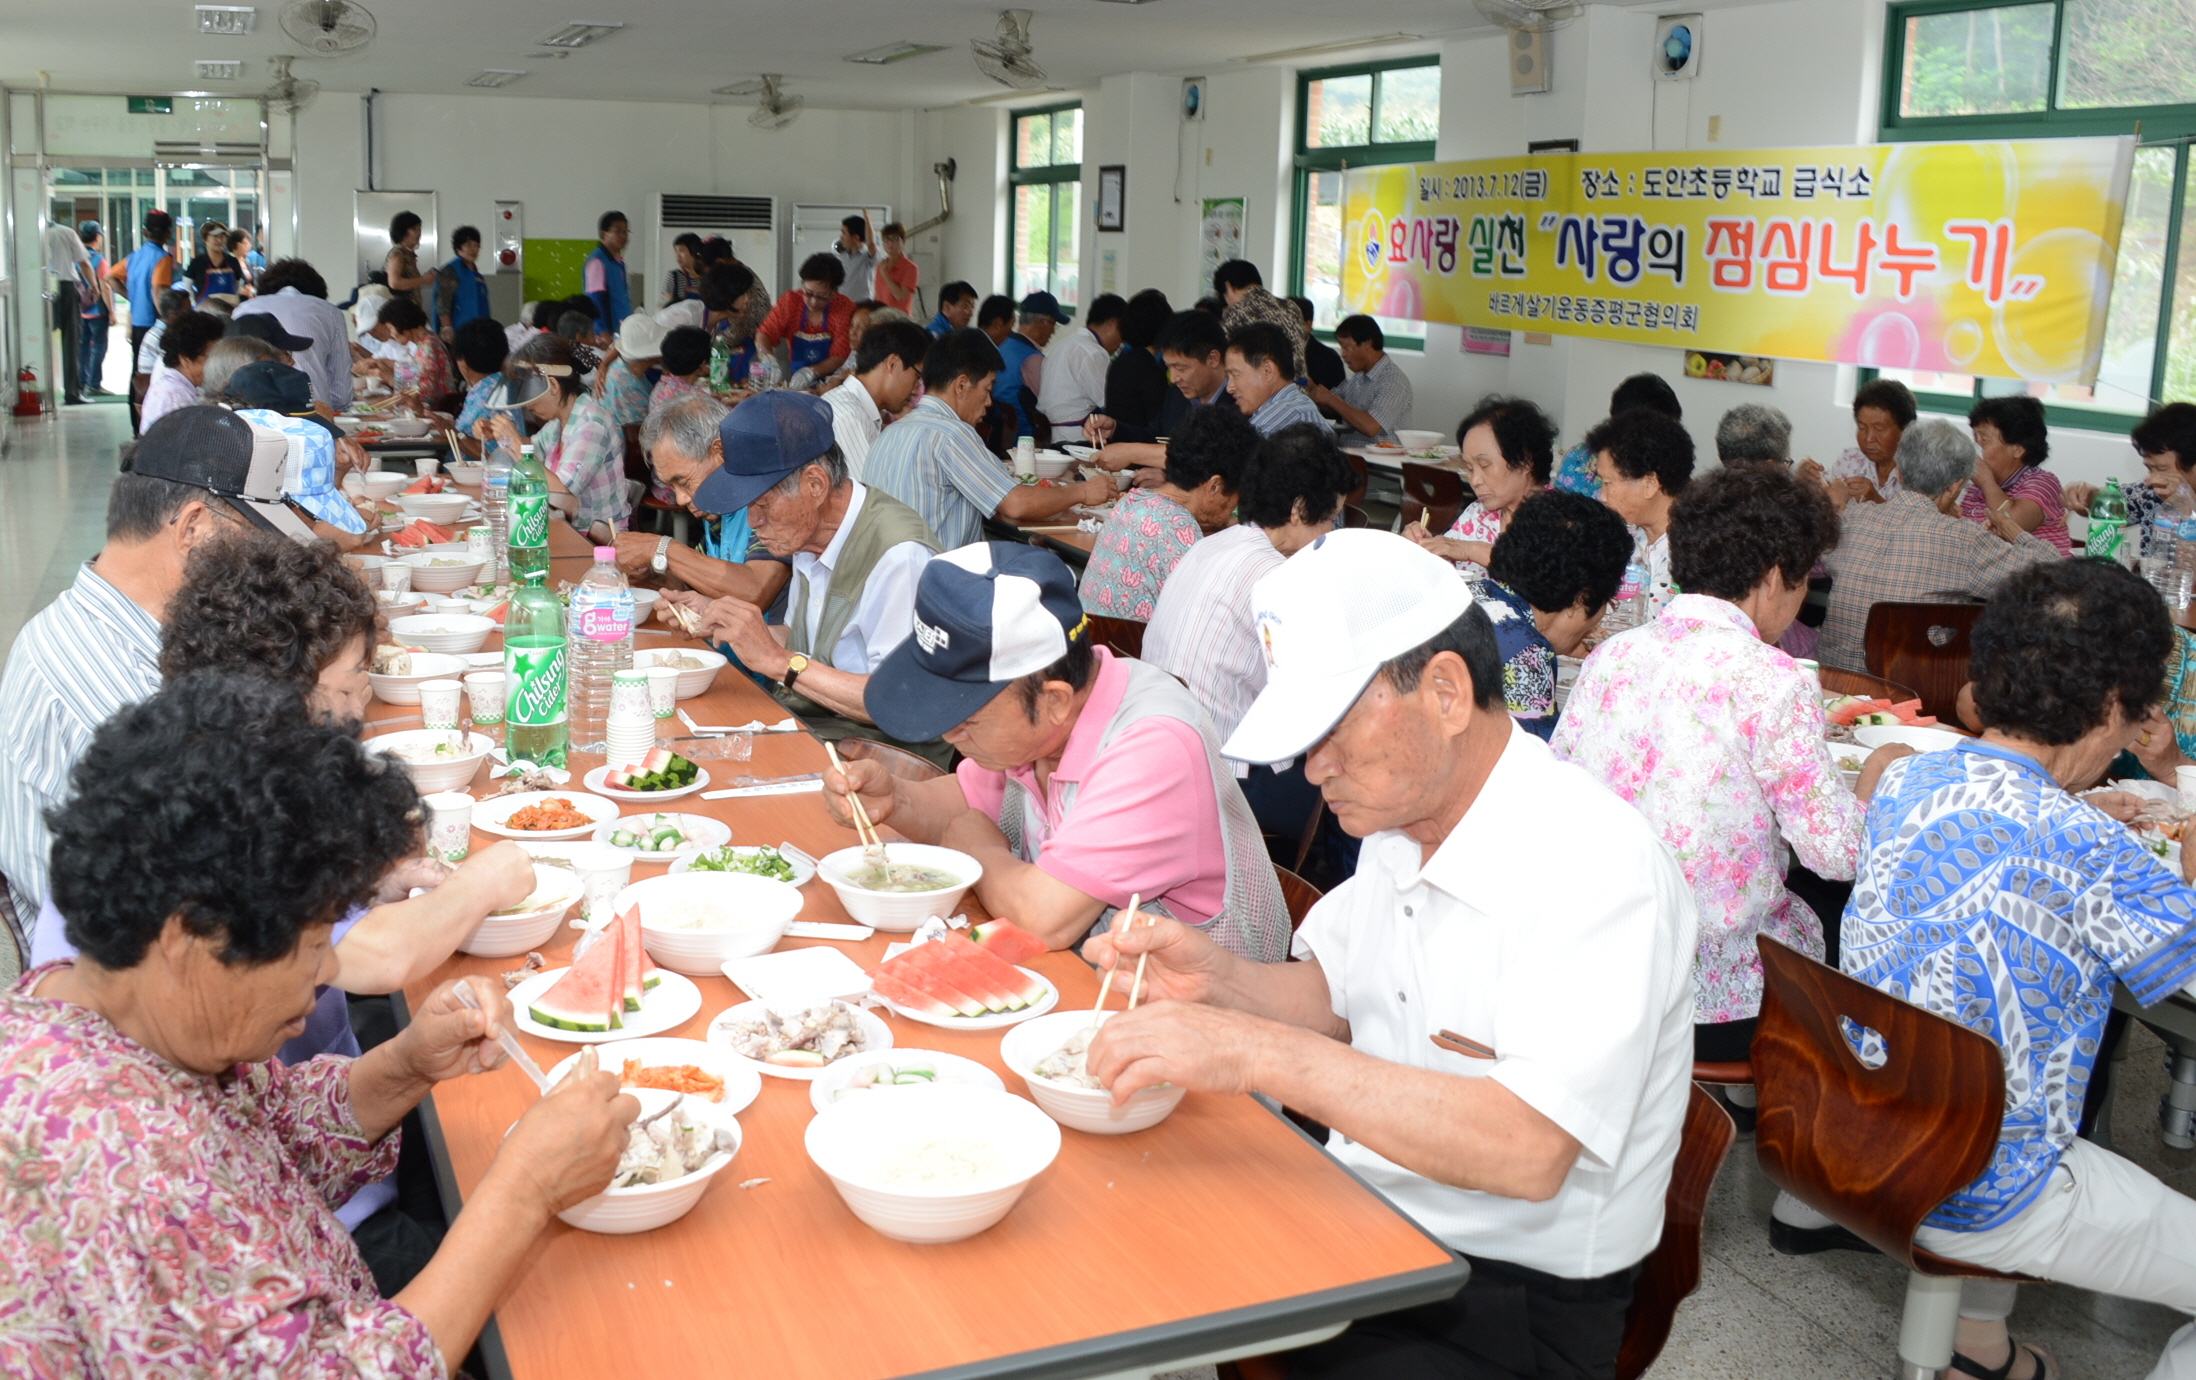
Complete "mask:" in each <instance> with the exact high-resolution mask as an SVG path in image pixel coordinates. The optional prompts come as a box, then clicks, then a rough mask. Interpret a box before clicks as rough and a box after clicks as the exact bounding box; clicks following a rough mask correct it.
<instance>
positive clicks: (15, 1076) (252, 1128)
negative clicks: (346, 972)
mask: <svg viewBox="0 0 2196 1380" xmlns="http://www.w3.org/2000/svg"><path fill="white" fill-rule="evenodd" d="M64 966H66V965H65V964H47V965H45V966H43V967H40V968H37V969H34V970H33V971H31V972H30V973H27V974H25V975H24V977H23V980H22V981H21V982H20V983H18V984H17V985H16V986H15V987H14V988H13V989H12V990H11V991H9V992H8V993H6V994H5V995H4V996H0V1166H5V1168H4V1170H0V1235H4V1237H5V1239H6V1240H7V1242H8V1248H7V1249H6V1250H5V1251H0V1375H7V1376H11V1377H18V1376H19V1377H37V1378H38V1380H47V1378H48V1377H55V1378H58V1377H78V1376H83V1377H91V1376H101V1377H109V1378H110V1380H119V1378H120V1377H153V1376H162V1377H165V1376H180V1375H205V1376H213V1375H283V1376H318V1375H326V1376H351V1375H381V1376H422V1377H434V1380H440V1377H441V1376H442V1374H443V1362H442V1355H441V1353H440V1352H439V1351H438V1350H437V1349H436V1347H435V1343H434V1339H433V1338H432V1337H431V1336H430V1335H429V1334H428V1331H427V1328H426V1325H425V1324H424V1323H422V1322H420V1320H419V1319H418V1318H416V1317H414V1316H412V1315H411V1314H410V1313H408V1312H406V1311H405V1310H403V1309H402V1308H399V1307H398V1306H397V1305H395V1304H394V1303H390V1302H388V1301H386V1300H384V1299H382V1298H381V1297H380V1296H379V1295H378V1294H376V1293H375V1291H374V1281H373V1277H372V1276H371V1275H370V1274H369V1273H368V1272H367V1270H366V1266H365V1264H364V1263H363V1262H362V1261H361V1260H360V1259H359V1255H358V1249H357V1247H355V1246H353V1245H352V1244H351V1238H350V1235H349V1233H347V1232H346V1231H344V1229H343V1225H342V1223H340V1222H338V1221H337V1220H336V1216H335V1208H336V1206H337V1205H339V1204H341V1203H343V1202H344V1201H345V1200H347V1199H348V1198H350V1196H351V1195H352V1194H353V1193H355V1192H357V1191H358V1190H359V1189H360V1188H362V1187H364V1186H365V1185H367V1184H369V1183H372V1182H373V1181H375V1180H376V1179H380V1178H382V1177H385V1176H387V1175H389V1174H392V1173H394V1172H395V1171H396V1163H397V1144H398V1139H399V1137H398V1136H397V1135H396V1134H395V1133H391V1134H390V1135H387V1136H384V1137H383V1138H382V1139H381V1140H380V1141H379V1142H378V1143H375V1142H370V1141H368V1140H367V1139H366V1138H365V1136H364V1135H363V1134H362V1133H361V1132H360V1130H359V1128H358V1123H357V1122H356V1121H355V1120H353V1118H352V1116H351V1093H350V1061H349V1060H347V1059H341V1058H336V1057H332V1056H330V1057H323V1058H319V1059H314V1060H311V1061H310V1062H308V1063H304V1064H300V1065H298V1066H296V1067H292V1068H285V1067H284V1066H283V1065H282V1064H280V1063H277V1062H272V1061H270V1062H268V1063H264V1064H240V1065H238V1066H237V1067H236V1068H235V1069H234V1070H233V1071H232V1072H231V1073H230V1074H229V1075H227V1076H225V1077H221V1078H202V1077H200V1076H198V1075H197V1074H193V1073H186V1072H184V1071H183V1070H181V1069H178V1068H176V1067H174V1066H173V1065H171V1064H168V1063H167V1062H165V1061H164V1060H162V1059H160V1058H159V1057H158V1056H157V1055H155V1054H153V1053H152V1052H151V1051H149V1050H147V1049H145V1048H144V1047H143V1046H141V1045H139V1044H137V1043H135V1042H134V1041H132V1040H130V1039H129V1038H128V1037H126V1036H124V1035H123V1034H122V1033H121V1032H120V1031H118V1030H116V1029H115V1028H114V1027H113V1026H112V1025H110V1024H108V1023H107V1021H106V1020H105V1019H104V1018H103V1017H101V1016H99V1015H97V1014H95V1013H94V1012H92V1011H90V1010H88V1009H86V1008H84V1007H81V1006H75V1005H72V1004H69V1003H65V1002H57V1001H45V1000H41V999H39V998H37V997H34V996H32V995H30V992H31V991H32V989H33V988H35V987H36V986H37V984H38V983H39V981H40V980H41V979H43V978H45V977H47V976H48V975H49V974H51V973H53V972H55V971H56V970H58V969H59V968H61V967H64Z"/></svg>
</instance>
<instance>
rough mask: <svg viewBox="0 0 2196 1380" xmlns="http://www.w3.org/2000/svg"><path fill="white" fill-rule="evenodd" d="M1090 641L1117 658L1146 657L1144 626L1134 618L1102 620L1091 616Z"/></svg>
mask: <svg viewBox="0 0 2196 1380" xmlns="http://www.w3.org/2000/svg"><path fill="white" fill-rule="evenodd" d="M1090 640H1091V641H1092V642H1094V643H1096V644H1097V645H1098V646H1100V647H1104V648H1106V649H1107V650H1109V651H1111V652H1112V653H1113V654H1114V655H1115V656H1125V657H1133V658H1135V659H1137V660H1139V661H1140V660H1142V659H1143V656H1144V625H1143V624H1141V623H1139V622H1137V621H1136V620H1135V619H1133V618H1101V617H1099V616H1098V615H1097V614H1095V613H1094V614H1091V615H1090Z"/></svg>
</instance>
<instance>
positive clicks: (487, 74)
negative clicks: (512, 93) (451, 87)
mask: <svg viewBox="0 0 2196 1380" xmlns="http://www.w3.org/2000/svg"><path fill="white" fill-rule="evenodd" d="M525 75H526V74H525V73H524V72H514V71H512V70H511V69H510V68H508V67H490V68H487V69H486V70H484V71H480V72H476V73H474V74H473V75H472V76H470V77H467V78H466V79H465V84H466V85H467V86H486V87H498V86H509V85H510V84H511V83H512V82H515V81H517V80H518V79H519V78H520V77H523V76H525Z"/></svg>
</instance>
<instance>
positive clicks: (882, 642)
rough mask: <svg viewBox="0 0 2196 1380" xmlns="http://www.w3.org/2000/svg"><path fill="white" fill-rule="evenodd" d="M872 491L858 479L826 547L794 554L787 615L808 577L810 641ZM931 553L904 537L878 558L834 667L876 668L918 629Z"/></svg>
mask: <svg viewBox="0 0 2196 1380" xmlns="http://www.w3.org/2000/svg"><path fill="white" fill-rule="evenodd" d="M854 386H856V387H859V386H860V385H858V384H857V385H854ZM868 494H869V488H868V486H867V485H864V484H856V485H855V486H854V497H853V499H852V500H851V501H849V502H848V503H847V505H846V517H845V518H844V519H842V520H841V521H840V523H839V530H838V531H837V532H836V533H834V534H832V537H831V540H830V542H829V543H827V544H826V545H825V546H824V549H823V550H822V551H821V552H820V553H816V554H810V553H808V552H805V551H803V552H800V553H798V554H796V555H795V556H794V557H793V579H794V581H795V582H796V587H795V588H794V590H793V592H792V594H791V596H790V597H788V598H787V600H786V605H785V608H786V617H787V618H788V619H790V618H791V617H792V616H793V611H794V609H795V608H796V607H798V606H799V604H800V596H801V591H800V589H799V587H798V582H800V581H803V580H805V581H807V582H808V609H807V613H808V638H809V645H810V646H814V645H815V638H816V633H817V631H818V629H819V628H820V627H821V626H822V623H823V610H824V600H825V599H826V597H828V596H829V595H830V593H831V569H832V567H833V566H834V565H836V564H837V563H838V560H839V554H840V553H841V552H842V551H844V550H845V549H846V539H847V537H848V536H849V535H850V534H851V533H852V532H853V531H854V519H856V518H858V517H860V516H861V515H862V501H863V500H864V499H865V498H866V497H868ZM930 557H931V550H930V548H929V547H927V546H924V545H923V544H922V543H920V542H912V541H903V542H901V543H900V544H899V545H898V546H895V547H892V548H890V549H889V550H887V551H886V552H885V553H884V554H883V555H882V556H879V557H878V558H877V563H876V564H875V565H873V566H871V567H870V568H869V580H868V582H867V583H865V584H864V585H863V586H862V599H861V602H860V603H859V604H857V605H855V608H854V617H853V619H852V620H851V621H850V622H848V623H847V625H846V627H845V629H844V630H843V631H841V632H840V634H839V640H838V641H837V642H836V643H834V644H832V646H831V649H830V655H829V656H828V657H826V658H824V659H825V660H827V661H828V662H830V664H831V665H832V667H833V668H835V669H837V670H841V671H847V672H850V673H852V674H854V675H857V676H866V675H868V674H869V673H870V672H871V671H874V670H876V669H877V663H879V662H881V661H883V660H884V659H885V656H886V654H887V653H889V652H890V651H891V650H892V649H893V648H894V647H897V646H899V645H900V644H901V643H902V642H904V641H906V640H907V635H908V634H909V633H910V632H913V631H914V629H915V585H916V583H917V582H918V581H920V580H921V579H922V577H923V567H924V566H926V565H928V564H930Z"/></svg>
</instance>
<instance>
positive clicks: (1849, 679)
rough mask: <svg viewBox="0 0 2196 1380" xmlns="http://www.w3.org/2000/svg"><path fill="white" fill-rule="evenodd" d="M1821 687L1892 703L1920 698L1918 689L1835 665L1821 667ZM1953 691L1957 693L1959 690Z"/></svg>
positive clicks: (1837, 692)
mask: <svg viewBox="0 0 2196 1380" xmlns="http://www.w3.org/2000/svg"><path fill="white" fill-rule="evenodd" d="M1822 688H1823V689H1824V690H1827V691H1828V692H1830V693H1831V694H1833V695H1862V696H1865V697H1867V698H1869V699H1872V700H1890V701H1891V702H1892V703H1894V704H1903V703H1905V702H1906V701H1907V700H1918V699H1920V698H1921V693H1920V692H1919V691H1916V690H1911V689H1908V688H1907V687H1906V686H1903V685H1901V684H1899V683H1898V682H1897V681H1895V680H1885V679H1884V678H1883V677H1882V676H1872V675H1869V674H1868V673H1867V672H1866V671H1847V670H1843V669H1840V668H1839V667H1836V666H1825V667H1823V668H1822ZM1953 693H1954V694H1955V695H1957V694H1958V693H1959V692H1958V691H1954V692H1953Z"/></svg>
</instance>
